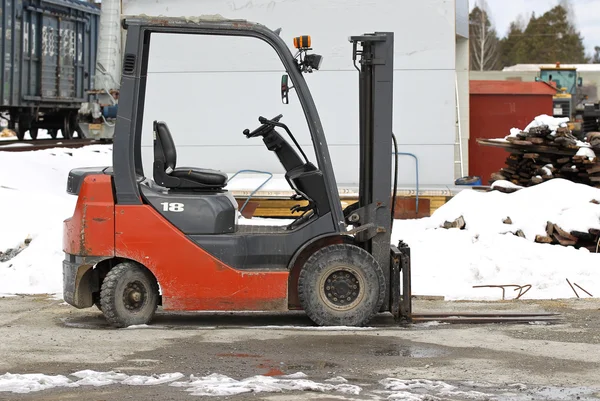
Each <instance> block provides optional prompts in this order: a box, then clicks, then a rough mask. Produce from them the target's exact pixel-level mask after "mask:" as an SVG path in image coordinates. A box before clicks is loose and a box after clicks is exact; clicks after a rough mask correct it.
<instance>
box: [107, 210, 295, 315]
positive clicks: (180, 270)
mask: <svg viewBox="0 0 600 401" xmlns="http://www.w3.org/2000/svg"><path fill="white" fill-rule="evenodd" d="M115 212H116V214H115V219H116V220H115V223H116V224H115V254H116V256H118V257H123V258H127V259H131V260H135V261H137V262H139V263H141V264H143V265H144V266H146V267H147V268H148V269H150V271H152V273H154V275H155V276H156V278H157V279H158V282H159V284H160V287H161V291H162V304H163V308H164V309H165V310H232V311H244V310H264V311H272V310H287V307H288V304H287V293H288V276H289V273H288V272H287V271H285V272H282V271H278V272H273V271H260V272H259V271H254V270H253V271H241V270H236V269H233V268H231V267H229V266H227V265H226V264H224V263H222V262H221V261H219V260H218V259H216V258H214V257H213V256H211V255H210V254H208V253H207V252H206V251H204V250H203V249H202V248H200V247H199V246H198V245H196V244H195V243H194V242H193V241H191V240H190V239H188V238H187V237H186V236H185V235H184V234H183V233H181V231H179V230H178V229H177V228H175V227H174V226H173V225H172V224H171V223H169V222H168V221H167V220H166V219H165V218H164V217H163V216H161V215H160V214H159V213H158V212H157V211H156V210H154V209H153V208H152V207H151V206H148V205H123V206H121V205H116V207H115Z"/></svg>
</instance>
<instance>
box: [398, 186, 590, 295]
mask: <svg viewBox="0 0 600 401" xmlns="http://www.w3.org/2000/svg"><path fill="white" fill-rule="evenodd" d="M592 199H600V189H596V188H592V187H589V186H586V185H582V184H575V183H572V182H570V181H567V180H561V179H555V180H551V181H548V182H545V183H543V184H539V185H537V186H534V187H529V188H524V189H520V190H519V191H517V192H514V193H511V194H505V193H501V192H498V191H492V192H487V193H484V192H477V191H472V190H465V191H462V192H460V193H459V194H458V195H457V196H455V197H454V198H452V199H451V200H450V201H449V202H448V203H447V204H445V205H444V206H442V207H441V208H439V209H438V210H436V212H435V213H433V215H432V216H431V217H430V218H425V219H419V220H404V221H402V220H401V221H396V222H395V223H394V233H393V236H392V239H393V242H395V241H397V240H398V239H403V240H404V241H405V242H407V243H408V244H409V246H410V247H411V254H412V257H413V260H412V266H413V275H412V278H413V293H414V294H427V295H441V296H445V297H446V299H454V300H457V299H474V300H477V299H481V300H496V299H501V296H502V292H501V290H500V289H498V288H473V286H475V285H490V284H494V285H499V284H516V285H526V284H530V285H531V286H532V288H531V289H530V290H529V291H528V292H527V293H526V294H525V295H524V296H523V297H522V299H528V298H529V299H548V298H571V297H575V294H574V293H573V291H572V290H571V288H570V287H569V285H568V283H567V282H566V279H567V278H568V279H569V280H570V281H571V282H576V283H578V284H579V285H580V286H582V287H583V288H585V289H586V290H587V291H589V292H591V293H592V295H595V296H597V294H598V293H599V292H600V254H594V253H590V252H589V251H587V250H586V249H580V250H576V249H575V248H573V247H563V246H558V245H550V244H538V243H534V242H533V241H534V239H535V236H536V235H537V234H540V235H544V234H545V227H546V222H547V221H552V222H553V223H555V224H557V225H559V226H560V227H562V228H564V229H565V230H567V231H570V230H578V231H587V229H588V228H591V227H600V205H596V204H593V203H590V200H592ZM459 216H463V218H464V220H465V223H466V227H465V229H464V230H458V229H449V230H447V229H443V228H440V226H441V225H442V224H443V223H444V222H445V221H453V220H455V219H456V218H458V217H459ZM507 217H510V219H511V220H512V224H504V223H503V222H502V221H503V219H505V218H507ZM519 229H520V230H522V231H523V233H524V234H525V236H526V238H520V237H516V236H514V235H513V234H512V233H514V232H516V231H517V230H519ZM516 295H517V293H516V292H514V291H513V290H512V289H511V288H508V289H507V291H506V298H507V299H512V298H514V297H515V296H516ZM580 296H585V295H584V294H583V293H582V292H580Z"/></svg>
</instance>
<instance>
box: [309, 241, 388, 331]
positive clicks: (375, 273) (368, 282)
mask: <svg viewBox="0 0 600 401" xmlns="http://www.w3.org/2000/svg"><path fill="white" fill-rule="evenodd" d="M385 285H386V284H385V277H384V275H383V271H382V270H381V266H379V263H377V261H376V260H375V258H373V256H372V255H371V254H369V253H368V252H367V251H365V250H364V249H362V248H359V247H357V246H355V245H350V244H337V245H329V246H326V247H324V248H321V249H320V250H318V251H317V252H315V253H314V254H313V255H312V256H311V257H310V258H309V259H308V260H307V261H306V263H305V264H304V266H303V267H302V270H301V271H300V277H299V279H298V297H299V300H300V304H301V305H302V307H303V308H304V311H305V312H306V314H307V315H308V317H309V318H310V319H311V320H312V321H313V322H315V323H316V324H318V325H320V326H364V325H365V324H367V323H368V322H369V321H370V320H371V319H372V318H373V317H374V316H375V315H376V314H377V313H378V312H379V310H380V309H381V305H382V304H383V299H384V296H385Z"/></svg>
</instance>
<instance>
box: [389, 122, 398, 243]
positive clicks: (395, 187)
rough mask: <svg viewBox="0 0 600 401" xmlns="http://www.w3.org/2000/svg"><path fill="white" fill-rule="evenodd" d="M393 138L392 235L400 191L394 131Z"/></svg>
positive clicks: (396, 144) (396, 143)
mask: <svg viewBox="0 0 600 401" xmlns="http://www.w3.org/2000/svg"><path fill="white" fill-rule="evenodd" d="M392 140H393V141H394V193H393V195H392V222H391V223H390V235H391V231H392V229H393V228H394V213H395V212H396V191H398V142H397V141H396V135H394V133H393V132H392Z"/></svg>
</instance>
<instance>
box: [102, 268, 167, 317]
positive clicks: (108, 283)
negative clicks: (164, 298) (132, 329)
mask: <svg viewBox="0 0 600 401" xmlns="http://www.w3.org/2000/svg"><path fill="white" fill-rule="evenodd" d="M132 269H134V270H139V271H142V272H144V274H146V275H148V274H147V273H146V272H145V271H144V270H142V268H140V266H138V265H137V264H135V263H133V262H122V263H119V264H118V265H116V266H115V267H113V268H112V269H111V270H110V271H109V272H108V273H107V274H106V277H105V278H104V280H103V281H102V287H101V290H100V305H101V308H100V310H101V311H102V313H103V314H104V316H105V318H106V320H107V321H108V322H109V323H110V324H111V325H113V326H114V327H127V326H129V325H130V324H129V323H128V322H125V321H123V320H122V319H121V318H119V316H118V315H117V311H116V310H115V305H114V303H113V302H112V299H113V298H114V295H115V289H116V287H117V284H118V282H119V280H120V279H121V278H122V277H123V275H124V274H125V273H127V272H128V271H129V270H132ZM150 281H151V282H152V290H153V291H155V294H156V295H157V296H158V285H157V284H156V281H155V280H154V279H152V280H150ZM155 309H156V308H155ZM153 317H154V313H152V315H151V316H150V318H149V319H148V321H147V323H150V321H151V320H152V318H153Z"/></svg>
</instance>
